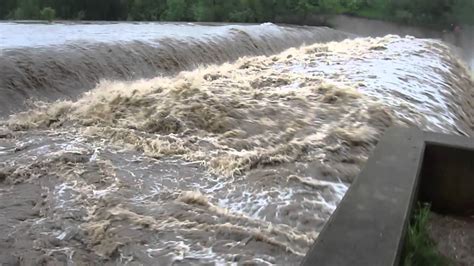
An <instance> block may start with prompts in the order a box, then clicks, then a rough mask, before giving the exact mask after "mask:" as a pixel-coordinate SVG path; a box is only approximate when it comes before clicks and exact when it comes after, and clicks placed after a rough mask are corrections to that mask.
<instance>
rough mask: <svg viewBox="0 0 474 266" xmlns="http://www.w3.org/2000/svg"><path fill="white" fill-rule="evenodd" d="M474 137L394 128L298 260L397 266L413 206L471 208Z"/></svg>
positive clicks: (460, 210)
mask: <svg viewBox="0 0 474 266" xmlns="http://www.w3.org/2000/svg"><path fill="white" fill-rule="evenodd" d="M473 160H474V140H473V139H469V138H464V137H457V136H448V135H442V134H435V133H427V132H422V131H419V130H416V129H408V128H392V129H390V130H388V131H387V133H386V134H385V136H384V137H383V138H382V140H381V141H380V143H379V144H378V146H377V148H376V149H375V151H374V152H373V154H372V156H371V157H370V159H369V161H368V162H367V164H366V167H365V168H364V170H363V171H362V172H361V174H360V175H359V176H358V178H357V179H356V180H355V182H354V183H353V184H352V186H351V188H350V189H349V191H348V192H347V194H346V196H345V197H344V199H343V200H342V201H341V203H340V204H339V206H338V208H337V209H336V211H335V212H334V214H333V216H332V217H331V219H330V220H329V221H328V223H327V224H326V226H325V227H324V229H323V230H322V232H321V234H320V235H319V237H318V239H317V240H316V242H315V244H314V245H313V247H312V248H311V249H310V251H309V252H308V254H307V255H306V257H305V260H304V261H303V263H302V265H324V266H325V265H398V264H399V260H400V255H401V252H402V249H403V243H404V238H405V232H406V229H407V226H408V223H409V220H410V216H411V213H412V211H413V206H415V204H416V202H417V201H418V200H421V201H427V202H430V203H432V206H433V208H434V210H435V211H441V212H443V213H454V214H469V213H472V211H473V210H474V193H473V191H474V170H473V167H474V164H473Z"/></svg>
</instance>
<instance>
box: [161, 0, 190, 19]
mask: <svg viewBox="0 0 474 266" xmlns="http://www.w3.org/2000/svg"><path fill="white" fill-rule="evenodd" d="M166 4H167V9H166V11H165V13H164V17H163V18H164V19H165V20H170V21H180V20H183V19H185V18H186V13H187V6H186V1H185V0H167V1H166Z"/></svg>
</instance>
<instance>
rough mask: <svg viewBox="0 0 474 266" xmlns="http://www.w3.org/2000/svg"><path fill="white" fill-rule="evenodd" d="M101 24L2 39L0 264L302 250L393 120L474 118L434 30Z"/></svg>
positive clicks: (471, 93)
mask: <svg viewBox="0 0 474 266" xmlns="http://www.w3.org/2000/svg"><path fill="white" fill-rule="evenodd" d="M114 25H115V26H114V27H119V28H120V25H121V24H114ZM133 25H135V24H133ZM138 25H140V24H138ZM146 25H147V26H146V27H151V28H153V24H150V25H149V24H146ZM43 26H44V25H43ZM43 26H42V27H43ZM69 26H71V25H62V26H61V27H66V28H67V27H69ZM73 26H74V25H73ZM75 26H77V25H75ZM105 26H106V27H109V25H105ZM175 26H179V24H178V25H175ZM8 27H9V26H7V28H8ZM84 27H86V26H84ZM102 27H103V28H102V29H95V30H96V31H99V32H101V31H102V32H103V33H102V34H98V33H97V32H94V33H91V34H90V36H95V35H98V36H101V37H97V38H98V39H97V40H96V41H95V42H93V43H90V41H89V43H88V44H84V42H83V40H77V39H76V38H75V37H71V36H69V37H70V38H71V40H69V39H68V40H66V41H64V40H55V39H54V38H52V39H51V40H48V39H47V38H46V37H45V39H44V42H45V45H41V46H39V45H36V44H34V45H31V46H34V47H26V48H25V47H17V46H15V45H10V46H8V47H7V46H4V47H3V48H2V49H3V50H2V56H1V57H0V62H1V64H2V65H7V66H8V67H6V68H5V67H3V68H1V70H0V72H2V73H3V75H2V76H1V77H2V78H1V81H0V82H1V83H0V84H2V85H1V86H0V89H1V90H2V91H0V93H1V97H2V98H1V99H2V105H3V107H2V108H3V112H4V113H3V114H4V115H6V114H10V113H12V112H14V111H15V110H27V109H28V110H27V111H25V112H22V113H18V112H15V113H14V114H13V115H11V116H10V117H7V118H5V119H4V120H3V121H2V122H0V232H1V234H0V237H1V239H0V250H2V253H0V263H4V264H13V265H15V264H21V265H37V264H46V265H84V264H93V265H95V264H100V265H102V264H106V265H117V264H118V265H190V264H191V265H193V264H199V265H228V264H230V265H237V264H239V265H240V264H250V265H269V264H270V265H271V264H277V265H297V264H298V263H299V262H301V260H302V258H303V256H304V255H305V253H306V252H307V250H308V249H309V247H310V246H311V245H312V243H313V241H314V240H315V239H316V238H317V236H318V233H319V232H320V230H321V229H322V227H323V226H324V224H325V222H326V221H327V220H328V218H329V217H330V215H331V214H332V212H333V211H334V209H335V208H336V206H337V204H338V203H339V201H340V200H341V198H342V197H343V196H344V193H345V192H346V190H347V188H348V187H349V186H350V184H351V182H352V181H353V180H354V178H355V177H356V176H357V174H358V173H359V171H360V170H361V168H362V167H363V166H364V163H365V162H366V160H367V159H368V157H369V156H370V152H371V151H372V150H373V148H374V147H375V145H376V144H377V141H378V139H379V138H380V136H381V135H382V134H383V132H384V131H385V130H386V129H387V128H388V127H390V126H394V125H397V126H411V127H419V128H421V129H424V130H430V131H436V132H443V133H451V134H458V135H467V136H472V133H473V130H474V89H473V88H474V81H473V79H472V75H471V73H470V71H469V69H468V67H467V64H466V63H465V62H463V61H462V60H460V59H459V57H458V55H459V54H458V53H457V52H456V51H455V50H453V49H452V48H451V47H450V46H448V45H446V44H445V43H443V42H442V41H439V40H434V39H417V38H414V37H399V36H395V35H388V36H384V37H377V38H373V37H367V38H356V37H355V36H354V35H352V34H347V33H344V32H340V31H335V30H331V29H328V28H317V27H280V26H276V25H273V24H262V25H247V26H245V25H240V26H231V25H227V26H214V27H217V28H215V29H214V28H212V27H211V26H198V25H185V26H182V27H184V28H188V27H190V28H191V29H187V31H189V33H186V34H188V35H186V36H174V37H173V38H172V39H171V41H170V39H169V38H168V37H166V38H167V39H163V38H161V39H160V38H158V41H157V39H156V38H155V36H154V35H153V34H151V37H149V36H148V35H144V36H141V35H140V34H138V35H140V36H135V35H133V36H132V37H131V38H136V39H138V40H137V41H134V42H128V41H127V40H126V39H123V38H125V37H124V36H113V37H110V36H105V37H104V35H107V34H106V33H107V32H110V31H108V30H107V29H104V25H102ZM106 27H105V28H106ZM127 27H132V28H133V27H134V26H132V25H129V24H126V25H125V26H124V30H123V32H124V34H127V30H126V28H127ZM160 27H166V26H163V25H162V26H160ZM173 27H174V26H173ZM195 27H196V28H195ZM201 27H203V28H201ZM205 27H211V28H210V29H205ZM219 27H223V28H219ZM1 28H2V25H1V24H0V29H1ZM79 28H80V27H79ZM99 28H100V27H99ZM137 28H139V27H137ZM58 30H59V29H58ZM199 30H201V31H202V32H201V33H199V32H197V31H199ZM170 31H171V32H176V30H175V29H171V30H170ZM3 32H5V29H3ZM130 32H134V34H137V33H136V31H135V30H130ZM145 32H149V30H148V31H145ZM183 32H185V31H183ZM78 34H79V36H81V34H82V33H78ZM157 34H158V33H157ZM160 34H163V35H164V36H165V35H166V34H167V33H160ZM184 35H185V34H184ZM214 36H217V37H214ZM17 37H18V36H17ZM23 37H24V36H23ZM69 37H68V38H69ZM18 38H22V36H19V37H18ZM90 38H92V37H90ZM114 38H115V39H114ZM188 38H190V40H192V41H190V42H187V40H188ZM66 39H67V38H66ZM164 40H165V41H164ZM31 42H33V43H34V42H37V40H34V38H33V40H31ZM62 42H64V43H62ZM163 43H165V44H163ZM190 43H191V44H190ZM302 44H305V45H303V46H302ZM181 45H182V46H181ZM245 45H248V46H245ZM12 46H15V47H12ZM163 46H166V48H163ZM64 47H66V48H64ZM143 47H146V49H145V48H143ZM269 47H272V48H269ZM290 47H293V48H290ZM288 48H290V49H288ZM62 49H64V50H62ZM109 49H110V50H109ZM236 49H237V50H236ZM108 51H111V52H110V53H109V52H108ZM170 51H171V52H172V55H173V56H171V55H168V54H167V53H171V52H170ZM134 52H136V53H134ZM108 54H110V55H108ZM162 56H164V57H162ZM174 56H176V58H180V57H179V56H182V57H184V59H185V60H184V59H183V60H184V61H180V60H178V59H173V58H175V57H174ZM43 58H47V61H48V60H49V61H48V62H49V63H48V64H46V63H44V60H43ZM163 58H165V59H163ZM170 58H171V59H170ZM26 59H28V60H31V63H28V64H26V63H25V64H23V63H22V62H25V61H24V60H26ZM94 59H97V62H96V61H94ZM168 59H169V61H167V60H168ZM81 60H84V61H81ZM163 60H164V61H163ZM175 60H176V61H175ZM213 60H214V61H213ZM227 61H229V62H227ZM169 62H179V63H182V65H173V64H171V66H170V67H169V69H168V71H169V72H166V71H163V69H166V67H165V66H167V64H168V63H169ZM181 70H185V71H183V72H180V71H181ZM36 73H42V75H37V74H36ZM62 78H64V80H63V79H62ZM97 82H98V83H97ZM82 83H83V84H84V86H81V84H82ZM92 87H94V88H93V89H92V90H90V89H91V88H92ZM71 90H72V91H74V93H73V92H71ZM79 92H81V93H83V94H81V93H79ZM84 92H85V93H84ZM43 93H45V94H46V95H45V96H44V97H40V96H41V95H43ZM38 95H39V96H38ZM36 96H38V97H36ZM35 99H36V100H35ZM38 99H40V100H48V99H49V100H50V101H51V100H56V99H59V100H58V101H56V102H41V101H38ZM25 100H27V101H26V103H24V102H25Z"/></svg>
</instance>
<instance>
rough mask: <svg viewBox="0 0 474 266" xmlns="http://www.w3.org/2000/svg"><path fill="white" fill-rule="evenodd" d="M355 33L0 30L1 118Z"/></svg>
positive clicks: (126, 26)
mask: <svg viewBox="0 0 474 266" xmlns="http://www.w3.org/2000/svg"><path fill="white" fill-rule="evenodd" d="M348 36H351V35H350V34H347V33H344V32H340V31H336V30H332V29H329V28H324V27H298V26H277V25H274V24H271V23H266V24H261V25H246V26H243V25H241V26H239V25H219V24H217V25H195V24H172V23H116V24H110V23H104V24H52V25H48V24H18V23H0V77H1V78H0V117H1V116H5V115H8V114H11V113H12V112H14V111H19V110H24V109H25V107H28V106H29V105H28V103H29V102H31V101H26V102H25V100H32V101H33V100H52V99H64V98H76V97H77V96H78V95H80V94H81V93H83V92H85V91H88V90H90V89H92V88H93V87H94V86H95V85H96V84H97V82H99V81H100V80H103V79H108V80H136V79H139V78H152V77H156V76H163V75H172V74H176V73H177V72H179V71H182V70H192V69H194V68H196V67H197V66H200V65H209V64H218V63H224V62H228V61H234V60H237V59H238V58H239V57H242V56H251V55H271V54H275V53H278V52H282V51H283V50H285V49H288V48H290V47H297V46H300V45H302V44H304V43H307V44H311V43H314V42H327V41H334V40H342V39H344V38H347V37H348Z"/></svg>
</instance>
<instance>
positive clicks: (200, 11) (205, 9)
mask: <svg viewBox="0 0 474 266" xmlns="http://www.w3.org/2000/svg"><path fill="white" fill-rule="evenodd" d="M193 10H194V19H195V20H197V21H214V20H215V18H216V16H215V13H216V12H218V10H217V5H216V3H215V0H198V1H197V3H196V4H195V5H194V7H193Z"/></svg>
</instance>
